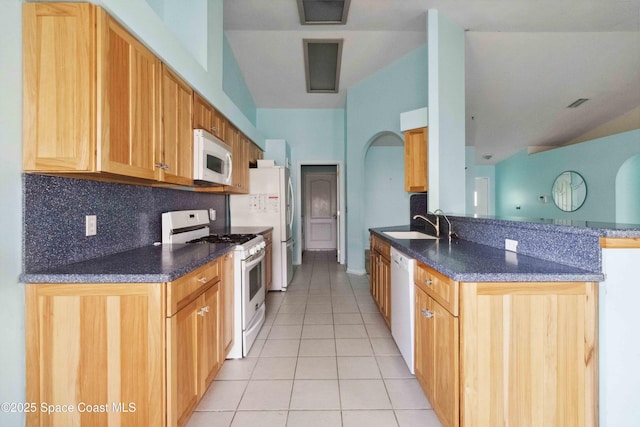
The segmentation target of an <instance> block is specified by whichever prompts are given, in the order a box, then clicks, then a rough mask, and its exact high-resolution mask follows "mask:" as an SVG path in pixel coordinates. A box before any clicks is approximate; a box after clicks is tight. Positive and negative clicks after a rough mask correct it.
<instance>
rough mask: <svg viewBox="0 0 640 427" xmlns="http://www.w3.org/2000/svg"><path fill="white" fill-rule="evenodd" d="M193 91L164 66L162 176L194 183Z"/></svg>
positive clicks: (160, 160)
mask: <svg viewBox="0 0 640 427" xmlns="http://www.w3.org/2000/svg"><path fill="white" fill-rule="evenodd" d="M192 98H193V90H191V88H190V87H189V86H188V85H187V84H186V83H185V82H183V81H182V80H181V79H180V78H179V77H178V76H176V75H175V74H174V73H173V72H171V71H170V70H169V68H168V67H167V66H166V65H163V66H162V149H161V151H160V154H161V157H160V158H159V159H158V163H161V164H162V166H161V168H160V179H161V180H162V181H165V182H171V183H174V184H183V185H191V184H193V131H192V128H191V111H192V105H193V100H192Z"/></svg>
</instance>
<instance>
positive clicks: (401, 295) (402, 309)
mask: <svg viewBox="0 0 640 427" xmlns="http://www.w3.org/2000/svg"><path fill="white" fill-rule="evenodd" d="M414 267H415V261H414V260H413V259H411V258H409V257H408V256H406V255H405V254H403V253H402V252H400V251H398V250H396V249H395V248H393V247H392V248H391V335H392V336H393V339H394V340H395V341H396V344H397V345H398V348H399V349H400V353H401V354H402V357H403V358H404V361H405V362H406V363H407V367H408V368H409V371H411V373H412V374H413V373H414V368H413V355H414V348H415V320H414V312H415V289H414V284H413V270H414Z"/></svg>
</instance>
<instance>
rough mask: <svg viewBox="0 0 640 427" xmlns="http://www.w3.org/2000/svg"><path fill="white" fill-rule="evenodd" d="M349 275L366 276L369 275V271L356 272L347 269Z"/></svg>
mask: <svg viewBox="0 0 640 427" xmlns="http://www.w3.org/2000/svg"><path fill="white" fill-rule="evenodd" d="M347 273H349V274H356V275H358V276H364V275H365V274H367V271H366V270H354V269H352V268H347Z"/></svg>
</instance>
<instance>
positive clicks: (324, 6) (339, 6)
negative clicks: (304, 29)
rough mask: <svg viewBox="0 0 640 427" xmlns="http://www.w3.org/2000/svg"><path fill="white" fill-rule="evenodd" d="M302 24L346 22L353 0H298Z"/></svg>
mask: <svg viewBox="0 0 640 427" xmlns="http://www.w3.org/2000/svg"><path fill="white" fill-rule="evenodd" d="M297 1H298V13H299V15H300V24H302V25H317V24H346V23H347V14H348V13H349V3H350V2H351V0H297Z"/></svg>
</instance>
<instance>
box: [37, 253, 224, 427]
mask: <svg viewBox="0 0 640 427" xmlns="http://www.w3.org/2000/svg"><path fill="white" fill-rule="evenodd" d="M228 260H231V263H230V264H229V261H228ZM229 289H230V290H231V292H229ZM232 291H233V257H232V256H231V258H229V257H228V255H223V256H222V257H220V258H218V259H216V260H214V261H212V262H210V263H208V264H205V265H204V266H202V267H200V268H198V269H196V270H194V271H193V272H191V273H188V274H186V275H184V276H182V277H180V278H179V279H176V280H174V281H172V282H167V283H87V284H79V283H73V284H28V285H27V287H26V329H27V331H26V333H27V334H26V353H27V358H26V361H27V366H26V372H27V382H26V384H27V390H26V398H27V401H29V402H51V403H54V404H58V405H78V404H79V403H80V402H84V403H95V404H101V405H105V404H106V405H108V410H107V411H98V412H80V411H78V410H76V411H74V412H60V411H58V412H52V413H45V412H43V411H36V412H31V413H28V414H27V417H26V418H27V426H41V425H60V426H63V425H64V426H66V425H78V426H96V425H100V426H142V425H144V426H147V425H148V426H168V427H176V426H183V425H185V424H186V422H187V420H188V419H189V416H190V415H191V413H192V411H193V409H194V408H195V407H196V405H197V404H198V402H199V400H200V399H201V398H202V396H203V395H204V393H205V391H206V390H207V388H208V387H209V386H210V384H211V383H212V381H213V379H214V377H215V375H216V373H217V372H218V371H219V369H220V367H221V366H222V363H223V362H224V357H225V354H226V353H225V347H226V346H229V347H230V345H229V338H228V336H227V334H229V332H228V331H233V326H232V325H231V327H230V326H229V322H230V321H231V322H232V321H233V292H232ZM229 294H230V295H231V296H230V297H229ZM229 304H230V306H229ZM229 313H231V315H229ZM231 339H232V337H231ZM130 405H133V406H130ZM123 409H124V410H123Z"/></svg>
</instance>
